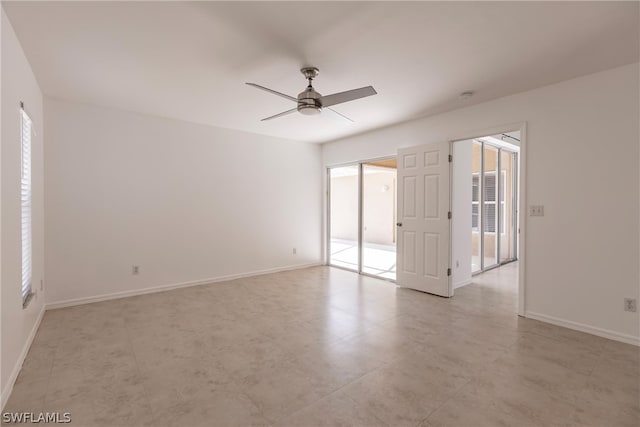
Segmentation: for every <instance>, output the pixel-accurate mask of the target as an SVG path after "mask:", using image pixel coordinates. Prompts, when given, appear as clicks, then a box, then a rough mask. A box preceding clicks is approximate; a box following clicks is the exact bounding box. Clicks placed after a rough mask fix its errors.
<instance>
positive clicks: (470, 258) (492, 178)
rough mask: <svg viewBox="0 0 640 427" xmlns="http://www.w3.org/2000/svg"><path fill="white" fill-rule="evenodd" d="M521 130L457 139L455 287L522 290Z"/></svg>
mask: <svg viewBox="0 0 640 427" xmlns="http://www.w3.org/2000/svg"><path fill="white" fill-rule="evenodd" d="M520 142H521V132H520V131H513V132H505V133H497V134H492V135H487V136H483V137H477V138H472V139H467V140H461V141H455V142H454V144H453V158H454V161H453V169H452V187H453V188H452V202H451V203H452V208H453V212H454V216H453V221H452V262H453V264H454V265H453V274H452V276H453V277H452V281H453V287H454V289H455V288H460V287H462V286H465V285H468V284H471V283H475V284H478V285H482V286H488V285H491V283H493V282H496V285H497V284H498V280H497V279H498V277H500V281H499V282H500V284H499V286H500V287H501V288H502V289H505V288H506V287H510V289H511V290H512V291H513V292H518V288H519V286H518V275H519V272H518V267H519V266H518V263H514V264H513V265H511V266H510V267H509V268H508V269H505V270H504V271H502V273H500V272H498V271H497V270H496V271H495V272H492V273H491V274H489V273H487V272H488V271H489V270H494V269H497V268H498V267H501V266H504V265H505V264H509V263H512V262H514V261H517V260H518V258H519V253H518V248H519V243H520V242H519V238H520V236H519V235H520V233H519V232H520V227H519V202H520V194H519V188H520V179H519V177H520Z"/></svg>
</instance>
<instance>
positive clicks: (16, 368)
mask: <svg viewBox="0 0 640 427" xmlns="http://www.w3.org/2000/svg"><path fill="white" fill-rule="evenodd" d="M45 307H46V306H45V305H44V304H43V305H42V308H41V309H40V313H38V318H37V319H36V321H35V323H34V324H33V328H31V332H29V336H28V337H27V341H26V342H25V343H24V346H22V351H21V352H20V356H18V360H17V361H16V364H15V366H14V367H13V370H12V371H11V375H10V377H9V381H8V382H7V385H6V386H5V387H4V390H2V396H0V400H1V401H2V410H3V411H4V406H5V405H6V404H7V402H8V401H9V396H11V392H12V391H13V386H14V384H15V383H16V380H17V379H18V374H20V370H21V369H22V364H23V363H24V359H26V357H27V353H29V349H30V348H31V343H32V342H33V339H34V338H35V337H36V333H37V332H38V328H39V327H40V322H42V317H43V316H44V312H45Z"/></svg>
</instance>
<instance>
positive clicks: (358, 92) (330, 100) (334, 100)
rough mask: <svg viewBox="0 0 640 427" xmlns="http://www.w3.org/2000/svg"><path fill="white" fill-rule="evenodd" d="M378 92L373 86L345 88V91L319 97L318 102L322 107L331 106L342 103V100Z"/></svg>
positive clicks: (350, 99)
mask: <svg viewBox="0 0 640 427" xmlns="http://www.w3.org/2000/svg"><path fill="white" fill-rule="evenodd" d="M377 93H378V92H376V90H375V89H374V88H373V86H366V87H361V88H360V89H353V90H347V91H345V92H338V93H333V94H331V95H327V96H321V97H320V103H321V104H322V106H323V107H331V106H332V105H336V104H342V103H343V102H349V101H353V100H355V99H360V98H364V97H366V96H371V95H375V94H377Z"/></svg>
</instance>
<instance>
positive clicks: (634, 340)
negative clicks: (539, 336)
mask: <svg viewBox="0 0 640 427" xmlns="http://www.w3.org/2000/svg"><path fill="white" fill-rule="evenodd" d="M524 317H527V318H529V319H534V320H539V321H541V322H546V323H551V324H553V325H557V326H563V327H565V328H569V329H574V330H576V331H580V332H586V333H588V334H592V335H597V336H599V337H603V338H608V339H610V340H614V341H620V342H623V343H627V344H632V345H636V346H640V337H636V336H633V335H629V334H623V333H620V332H616V331H612V330H609V329H603V328H598V327H595V326H590V325H585V324H584V323H578V322H573V321H571V320H565V319H560V318H558V317H553V316H547V315H546V314H540V313H534V312H531V311H526V312H525V315H524Z"/></svg>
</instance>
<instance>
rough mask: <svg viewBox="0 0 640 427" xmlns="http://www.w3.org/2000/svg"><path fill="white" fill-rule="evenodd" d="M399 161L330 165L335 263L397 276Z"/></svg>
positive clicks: (332, 255) (332, 260)
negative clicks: (333, 166)
mask: <svg viewBox="0 0 640 427" xmlns="http://www.w3.org/2000/svg"><path fill="white" fill-rule="evenodd" d="M396 169H397V167H396V160H395V158H389V159H381V160H376V161H369V162H362V163H358V164H354V165H349V166H341V167H335V168H330V169H329V171H328V177H329V182H328V185H329V227H328V228H329V236H328V237H329V238H328V241H329V251H328V258H329V264H330V265H332V266H335V267H341V268H347V269H349V270H353V271H357V272H359V273H363V274H367V275H371V276H376V277H380V278H384V279H389V280H395V278H396Z"/></svg>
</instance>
